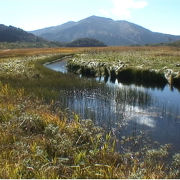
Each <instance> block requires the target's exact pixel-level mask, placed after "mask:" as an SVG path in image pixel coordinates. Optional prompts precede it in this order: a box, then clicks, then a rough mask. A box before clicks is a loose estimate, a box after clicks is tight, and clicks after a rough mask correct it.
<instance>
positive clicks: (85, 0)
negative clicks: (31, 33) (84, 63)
mask: <svg viewBox="0 0 180 180" xmlns="http://www.w3.org/2000/svg"><path fill="white" fill-rule="evenodd" d="M91 15H96V16H103V17H109V18H112V19H114V20H127V21H130V22H133V23H136V24H138V25H141V26H143V27H145V28H147V29H150V30H152V31H155V32H162V33H168V34H175V35H180V20H179V19H180V0H0V24H5V25H13V26H16V27H20V28H22V29H24V30H35V29H39V28H44V27H48V26H55V25H59V24H62V23H65V22H67V21H71V20H72V21H78V20H81V19H84V18H86V17H88V16H91Z"/></svg>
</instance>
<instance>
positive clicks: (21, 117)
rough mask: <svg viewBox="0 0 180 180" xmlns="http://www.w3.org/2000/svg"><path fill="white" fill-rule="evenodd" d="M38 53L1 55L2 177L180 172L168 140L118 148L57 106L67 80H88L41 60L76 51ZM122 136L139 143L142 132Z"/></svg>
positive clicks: (109, 138)
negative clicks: (117, 150)
mask: <svg viewBox="0 0 180 180" xmlns="http://www.w3.org/2000/svg"><path fill="white" fill-rule="evenodd" d="M31 51H32V50H31ZM59 52H61V53H59ZM62 52H63V53H66V54H62ZM78 52H79V51H78ZM23 53H24V52H23ZM36 53H37V52H36ZM36 53H33V51H32V52H30V51H28V52H27V54H26V53H24V54H23V55H20V52H18V51H17V55H16V56H15V55H13V57H12V55H11V54H10V55H9V57H8V54H6V55H5V56H3V55H2V57H0V69H1V71H0V178H43V179H50V178H54V179H55V178H179V177H180V171H179V168H180V154H175V155H173V156H171V158H170V157H169V146H168V145H165V146H158V147H157V149H151V145H150V144H147V145H146V146H144V147H142V148H141V149H139V150H138V151H136V152H133V151H130V150H128V149H129V148H127V150H125V151H124V152H122V153H117V152H115V142H116V139H115V137H113V136H112V135H111V133H109V134H105V133H104V131H103V129H101V128H99V127H96V126H94V124H93V122H92V121H91V120H80V119H79V117H78V115H77V114H75V113H72V115H71V117H69V114H67V113H66V112H65V111H63V110H62V109H61V108H60V107H58V106H56V105H57V104H56V100H57V97H58V95H59V94H58V93H59V89H62V88H64V89H65V88H66V87H67V86H68V84H67V83H66V81H69V82H70V83H72V84H73V85H74V87H75V88H76V87H77V88H79V84H78V82H79V81H81V82H80V83H81V86H82V83H85V85H86V86H87V84H86V82H85V81H83V80H79V79H78V78H77V80H76V79H72V78H71V77H69V78H67V77H66V79H65V80H64V78H65V75H63V74H60V73H58V72H54V71H52V70H49V69H47V68H45V67H44V66H43V65H42V64H44V63H45V62H50V61H54V60H55V59H59V58H62V57H64V56H66V55H69V53H70V54H72V53H77V51H75V50H74V52H73V50H71V52H70V51H69V50H68V49H67V51H65V49H63V50H61V49H59V50H55V51H54V53H51V54H49V50H48V52H47V53H43V52H39V54H40V55H38V53H37V54H36ZM0 54H1V53H0ZM12 54H13V53H12ZM42 54H43V55H42ZM14 56H15V57H14ZM88 85H89V87H90V88H93V87H94V86H95V84H88ZM82 88H83V86H82ZM120 141H121V144H122V146H127V144H130V145H131V146H132V147H133V146H136V147H137V145H138V143H141V142H142V137H136V138H133V137H122V139H121V140H120ZM169 158H170V159H171V160H170V161H167V160H168V159H169Z"/></svg>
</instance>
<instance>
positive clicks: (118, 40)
mask: <svg viewBox="0 0 180 180" xmlns="http://www.w3.org/2000/svg"><path fill="white" fill-rule="evenodd" d="M31 33H33V34H34V35H37V36H40V37H42V38H44V39H47V40H50V41H59V42H70V41H73V40H76V39H79V38H93V39H97V40H99V41H102V42H104V43H105V44H107V45H112V46H116V45H136V44H139V45H145V44H153V43H162V42H173V41H176V40H179V39H180V36H173V35H169V34H162V33H156V32H152V31H150V30H148V29H146V28H143V27H141V26H139V25H136V24H133V23H130V22H128V21H122V20H121V21H114V20H112V19H110V18H104V17H98V16H90V17H88V18H86V19H83V20H80V21H78V22H73V21H70V22H67V23H65V24H62V25H59V26H53V27H49V28H45V29H39V30H35V31H32V32H31Z"/></svg>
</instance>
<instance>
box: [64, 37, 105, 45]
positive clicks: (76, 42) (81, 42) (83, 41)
mask: <svg viewBox="0 0 180 180" xmlns="http://www.w3.org/2000/svg"><path fill="white" fill-rule="evenodd" d="M66 46H67V47H104V46H106V45H105V44H104V43H103V42H101V41H98V40H96V39H90V38H81V39H77V40H74V41H72V42H70V43H67V44H66Z"/></svg>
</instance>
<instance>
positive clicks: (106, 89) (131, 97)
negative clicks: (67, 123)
mask: <svg viewBox="0 0 180 180" xmlns="http://www.w3.org/2000/svg"><path fill="white" fill-rule="evenodd" d="M46 67H48V68H50V69H52V70H55V71H59V72H61V73H65V74H66V76H68V75H69V73H68V71H67V68H66V61H59V62H55V63H52V64H48V65H46ZM71 76H72V74H71ZM74 76H77V75H74ZM79 78H81V77H79ZM85 80H86V81H94V79H89V78H86V79H85ZM95 80H96V81H97V83H101V84H103V85H102V86H100V87H99V88H91V89H90V88H89V87H87V88H86V87H84V88H83V89H82V88H81V89H78V88H76V89H75V88H73V87H72V88H70V89H66V90H61V92H60V94H61V95H60V102H61V103H62V105H63V107H64V108H69V109H70V110H71V111H74V112H76V113H78V114H79V116H80V117H81V118H82V119H92V120H93V121H94V122H95V124H96V125H99V126H101V127H103V128H105V129H106V130H111V131H113V133H114V134H116V135H117V136H122V135H136V134H138V133H139V132H141V131H143V132H146V134H148V136H149V137H150V138H151V139H152V140H153V141H157V142H159V143H160V144H167V143H170V144H172V147H173V148H174V149H175V150H176V151H180V91H179V90H178V89H175V88H174V89H172V88H170V87H169V86H168V85H166V86H165V87H161V88H159V87H158V88H156V87H153V88H146V87H143V86H137V85H134V84H130V85H124V84H122V83H120V82H118V81H117V80H115V81H113V82H111V80H110V79H104V78H96V79H95Z"/></svg>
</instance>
